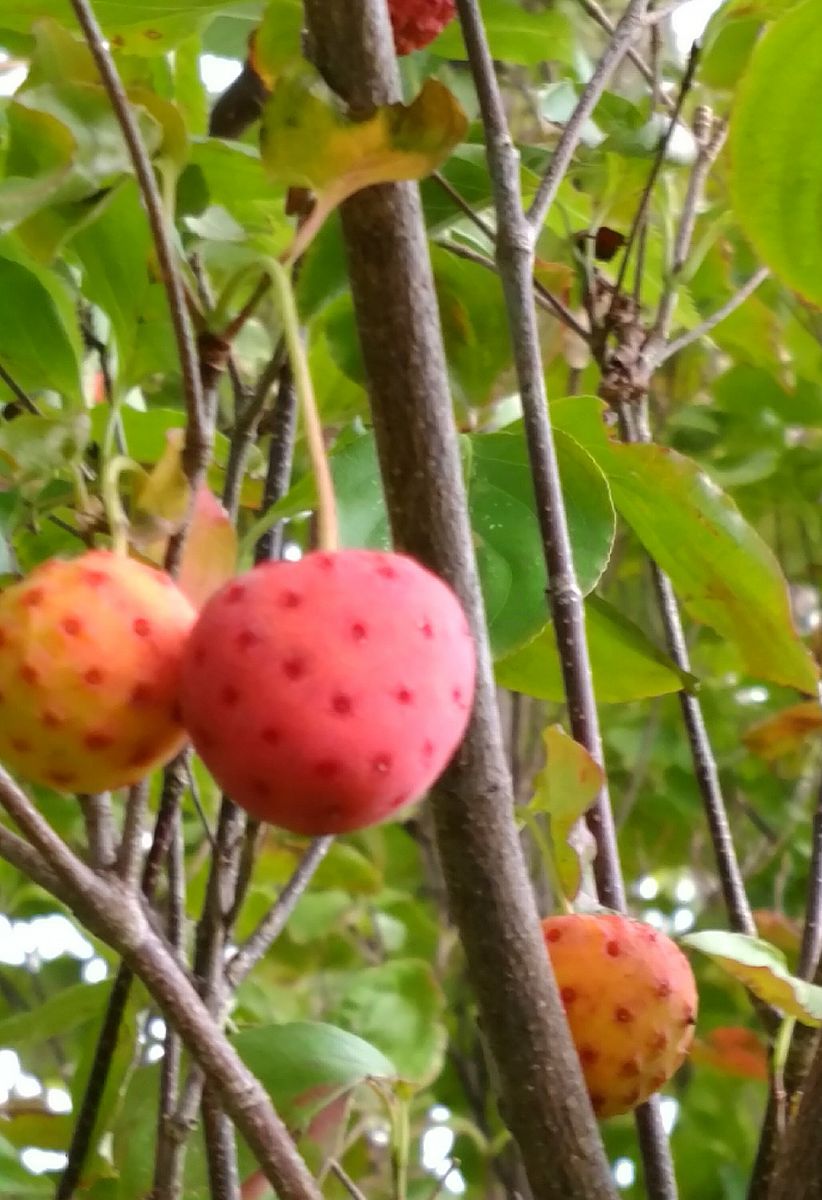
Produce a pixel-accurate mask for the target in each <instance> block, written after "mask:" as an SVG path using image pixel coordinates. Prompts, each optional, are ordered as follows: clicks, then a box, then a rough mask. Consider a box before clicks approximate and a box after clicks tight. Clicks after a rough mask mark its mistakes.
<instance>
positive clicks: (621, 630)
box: [495, 596, 691, 704]
mask: <svg viewBox="0 0 822 1200" xmlns="http://www.w3.org/2000/svg"><path fill="white" fill-rule="evenodd" d="M585 624H586V627H587V630H588V649H589V651H590V654H591V665H592V668H593V675H594V687H595V690H596V696H597V700H598V701H599V702H600V703H601V704H624V703H626V702H627V701H629V700H644V699H646V698H647V697H649V696H664V695H667V694H668V693H669V692H677V691H679V690H680V688H682V687H685V686H687V684H688V682H689V681H690V679H691V677H690V676H686V675H685V674H684V673H682V672H680V671H679V670H678V669H677V668H676V666H675V665H674V664H673V662H671V660H670V659H669V658H668V657H667V655H665V654H663V652H662V651H661V650H658V649H657V648H656V646H654V645H653V643H652V642H651V641H649V640H648V638H647V637H646V635H645V634H644V633H643V632H642V630H641V629H640V628H639V627H638V626H637V625H634V624H633V623H632V622H631V621H629V620H628V618H627V617H624V616H623V615H622V613H620V612H619V611H618V610H617V609H615V608H613V607H612V606H611V605H610V604H607V603H606V602H605V601H604V600H602V599H600V598H599V597H598V596H589V597H588V599H587V600H586V602H585ZM495 674H496V677H497V683H499V684H500V685H501V686H502V687H507V688H510V689H511V691H513V692H523V693H524V694H525V695H526V696H535V697H536V698H537V699H539V700H556V701H562V700H564V698H565V691H564V688H563V683H562V670H561V668H560V663H559V655H558V653H557V647H556V639H555V638H554V630H553V626H552V625H551V624H548V625H545V626H544V628H543V629H541V630H540V632H539V633H538V634H537V636H536V637H535V638H533V639H532V640H531V641H530V642H527V643H526V644H525V645H524V646H520V647H519V648H518V649H517V650H515V651H514V652H513V653H512V654H509V655H507V656H506V657H505V658H501V659H499V660H498V662H497V663H496V666H495Z"/></svg>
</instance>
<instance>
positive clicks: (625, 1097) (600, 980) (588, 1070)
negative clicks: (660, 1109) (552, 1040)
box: [542, 913, 697, 1118]
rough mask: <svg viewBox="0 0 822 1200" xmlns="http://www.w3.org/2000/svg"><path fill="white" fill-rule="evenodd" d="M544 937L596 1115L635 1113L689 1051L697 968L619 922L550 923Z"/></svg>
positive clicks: (605, 918)
mask: <svg viewBox="0 0 822 1200" xmlns="http://www.w3.org/2000/svg"><path fill="white" fill-rule="evenodd" d="M542 932H543V938H544V940H545V946H546V950H547V952H548V956H549V958H550V960H551V964H552V967H553V970H554V975H555V977H556V981H557V986H558V987H559V990H560V996H561V998H562V1001H563V1005H564V1007H565V1014H566V1017H567V1020H568V1025H569V1028H570V1031H571V1036H572V1038H573V1041H574V1044H575V1045H576V1047H577V1052H578V1054H579V1060H580V1065H581V1066H582V1071H583V1075H584V1077H585V1082H586V1083H587V1085H588V1092H589V1095H590V1097H591V1102H592V1104H593V1106H594V1109H595V1111H596V1113H597V1115H598V1116H600V1117H603V1118H604V1117H610V1116H615V1115H617V1114H618V1113H623V1112H628V1111H629V1110H630V1109H632V1108H635V1107H636V1106H637V1105H638V1104H641V1103H643V1102H644V1101H645V1100H647V1099H648V1097H649V1096H651V1095H653V1093H654V1092H656V1091H658V1090H659V1089H660V1088H661V1087H663V1086H664V1084H665V1083H667V1081H668V1080H669V1079H670V1078H671V1076H672V1075H673V1074H674V1072H675V1071H676V1070H677V1069H678V1068H679V1066H680V1065H681V1063H682V1061H683V1060H684V1058H685V1056H686V1054H687V1053H688V1050H689V1049H690V1046H691V1042H692V1040H693V1020H694V1019H695V1016H696V1009H697V994H696V985H695V983H694V977H693V973H692V971H691V968H690V964H689V963H688V960H687V959H686V958H685V956H684V954H682V952H681V951H680V949H679V947H678V946H676V945H675V944H674V942H672V941H671V939H670V938H668V937H666V936H665V935H664V934H658V933H654V937H653V938H649V937H648V926H646V925H643V924H642V923H641V922H639V921H634V920H631V919H630V918H628V917H622V916H618V915H616V914H596V915H592V914H581V913H580V914H576V915H572V916H558V917H548V918H547V919H546V920H545V921H543V923H542ZM651 932H654V931H651ZM615 951H616V952H615ZM663 984H664V986H663ZM569 996H570V997H571V998H572V999H570V1000H569ZM683 1015H684V1016H683ZM684 1018H687V1019H688V1023H687V1024H686V1023H685V1020H684ZM626 1080H630V1081H631V1086H630V1087H629V1088H627V1089H626V1086H625V1081H626Z"/></svg>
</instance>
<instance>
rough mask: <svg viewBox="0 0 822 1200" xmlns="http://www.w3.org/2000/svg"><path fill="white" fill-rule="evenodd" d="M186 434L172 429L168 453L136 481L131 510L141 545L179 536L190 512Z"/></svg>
mask: <svg viewBox="0 0 822 1200" xmlns="http://www.w3.org/2000/svg"><path fill="white" fill-rule="evenodd" d="M183 444H184V432H183V430H182V429H169V430H168V432H167V433H166V446H165V450H164V451H163V453H162V454H161V456H160V458H159V459H158V460H157V462H156V464H155V465H154V467H153V469H152V470H151V471H150V472H148V473H143V474H142V475H140V476H138V477H137V478H136V482H135V484H134V490H133V502H132V508H131V537H132V540H133V541H134V542H135V544H137V545H141V544H142V545H146V544H150V543H151V542H152V541H154V539H155V538H157V537H160V536H164V537H169V536H171V535H172V534H173V533H176V531H177V529H179V527H180V525H181V524H182V521H183V518H184V517H185V516H186V514H187V512H188V506H189V503H190V499H191V488H190V487H189V483H188V478H187V476H186V474H185V472H184V471H183V465H182V454H183Z"/></svg>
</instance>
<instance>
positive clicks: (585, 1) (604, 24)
mask: <svg viewBox="0 0 822 1200" xmlns="http://www.w3.org/2000/svg"><path fill="white" fill-rule="evenodd" d="M579 3H580V5H581V7H582V8H584V9H585V11H586V12H587V14H588V16H589V17H593V19H594V20H595V21H596V23H597V25H599V27H600V28H601V29H604V30H605V32H606V33H607V34H610V35H611V36H613V33H614V28H615V26H614V23H613V21H612V20H611V18H610V17H609V16H608V14H607V13H606V12H605V11H604V10H603V9H602V8H600V6H599V5H598V4H597V3H596V0H579ZM626 55H627V57H628V58H629V59H630V60H631V62H632V63H633V64H634V66H635V67H636V69H637V70H638V71H639V73H640V75H641V76H642V78H643V79H644V80H645V81H646V83H650V84H651V86H652V87H653V86H654V85H655V84H656V75H655V73H654V72H653V71H652V70H651V68H650V67H649V66H648V64H647V63H646V62H645V60H644V59H643V57H642V55H641V54H640V53H639V52H638V51H637V50H635V49H634V47H633V46H629V47H628V49H627V51H626ZM658 95H659V99H660V101H661V102H662V104H663V105H664V106H665V108H667V110H668V112H670V111H671V110H672V109H673V106H674V102H673V100H671V98H670V97H669V96H666V95H665V93H664V92H662V91H660V92H659V93H658Z"/></svg>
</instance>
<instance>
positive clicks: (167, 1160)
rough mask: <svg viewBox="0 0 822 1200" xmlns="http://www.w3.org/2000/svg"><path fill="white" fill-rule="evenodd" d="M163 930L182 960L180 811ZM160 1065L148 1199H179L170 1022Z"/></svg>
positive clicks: (176, 1076) (176, 1072)
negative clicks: (151, 1179)
mask: <svg viewBox="0 0 822 1200" xmlns="http://www.w3.org/2000/svg"><path fill="white" fill-rule="evenodd" d="M166 932H167V935H168V940H169V944H170V946H171V947H172V949H173V950H174V953H175V955H176V958H177V961H178V962H179V963H180V964H181V965H182V964H183V963H184V962H185V953H184V940H185V847H184V845H183V831H182V822H181V820H180V811H179V809H177V811H176V812H175V814H174V821H173V828H172V831H171V844H170V846H169V849H168V901H167V912H166ZM163 1042H164V1045H163V1061H162V1063H161V1066H160V1103H159V1105H158V1108H157V1143H156V1148H155V1154H154V1187H153V1189H152V1192H151V1197H150V1200H180V1197H181V1196H182V1191H183V1174H184V1172H183V1168H184V1165H185V1160H184V1158H183V1156H182V1155H178V1154H177V1153H176V1134H177V1131H176V1127H175V1126H174V1123H173V1115H174V1111H175V1108H176V1106H177V1101H178V1096H179V1089H180V1068H181V1061H182V1046H181V1044H180V1037H179V1034H178V1033H177V1032H176V1030H175V1029H174V1028H173V1026H172V1025H171V1024H169V1023H168V1022H167V1023H166V1032H165V1037H164V1039H163Z"/></svg>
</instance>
